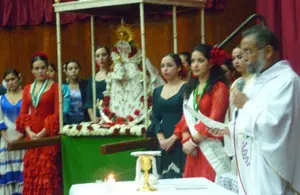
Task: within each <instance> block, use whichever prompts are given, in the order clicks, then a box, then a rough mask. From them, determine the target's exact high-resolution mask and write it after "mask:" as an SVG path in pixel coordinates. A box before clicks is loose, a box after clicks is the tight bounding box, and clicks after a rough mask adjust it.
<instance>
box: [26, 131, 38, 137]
mask: <svg viewBox="0 0 300 195" xmlns="http://www.w3.org/2000/svg"><path fill="white" fill-rule="evenodd" d="M26 133H27V134H28V136H29V137H30V139H37V135H36V133H34V132H32V131H31V130H26Z"/></svg>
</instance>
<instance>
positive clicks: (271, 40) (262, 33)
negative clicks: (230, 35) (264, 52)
mask: <svg viewBox="0 0 300 195" xmlns="http://www.w3.org/2000/svg"><path fill="white" fill-rule="evenodd" d="M252 35H253V36H255V38H256V42H257V46H258V47H264V46H266V45H271V46H272V47H273V49H274V50H275V51H279V50H280V41H279V39H278V38H277V36H276V35H275V33H274V32H272V31H271V30H270V29H269V28H267V27H266V26H264V25H261V24H259V25H255V26H253V27H251V28H249V29H247V30H245V31H244V32H243V33H242V38H244V37H248V36H252Z"/></svg>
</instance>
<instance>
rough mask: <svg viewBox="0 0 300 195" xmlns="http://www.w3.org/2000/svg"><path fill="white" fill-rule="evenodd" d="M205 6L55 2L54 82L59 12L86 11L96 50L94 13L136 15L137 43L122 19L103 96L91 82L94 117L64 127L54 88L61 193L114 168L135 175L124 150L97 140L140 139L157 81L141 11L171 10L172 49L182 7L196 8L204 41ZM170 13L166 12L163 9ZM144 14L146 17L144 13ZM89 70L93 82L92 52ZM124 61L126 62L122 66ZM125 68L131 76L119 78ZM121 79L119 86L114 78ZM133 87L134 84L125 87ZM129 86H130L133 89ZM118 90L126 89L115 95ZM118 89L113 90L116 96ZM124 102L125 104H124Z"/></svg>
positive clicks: (136, 0) (163, 1) (182, 0)
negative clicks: (103, 149) (107, 149)
mask: <svg viewBox="0 0 300 195" xmlns="http://www.w3.org/2000/svg"><path fill="white" fill-rule="evenodd" d="M204 7H205V0H80V1H70V2H59V1H56V3H55V4H54V10H55V14H56V33H57V66H58V82H59V86H60V87H61V84H62V60H61V56H62V50H61V45H62V44H64V43H63V42H62V41H61V23H60V14H62V13H65V12H74V13H83V14H89V15H90V24H91V51H95V39H94V37H95V32H94V20H95V18H94V17H95V16H97V15H98V16H99V15H100V16H101V15H102V16H103V15H106V16H107V15H108V16H113V17H114V18H116V17H118V18H119V21H121V19H122V18H124V20H125V21H127V19H128V17H131V18H139V19H140V37H141V38H140V40H141V42H140V43H139V45H140V47H138V46H137V45H138V44H136V43H135V42H134V36H133V34H132V33H131V31H130V26H129V25H127V24H125V23H121V25H120V26H119V27H118V28H117V29H116V36H117V42H116V43H115V44H114V46H113V48H114V49H113V50H112V53H111V58H112V60H113V62H114V63H113V64H114V66H113V69H112V71H111V72H110V74H109V75H108V77H107V80H106V82H107V91H106V92H105V98H104V99H103V100H102V101H97V99H96V91H95V90H96V87H95V82H93V87H92V88H93V90H94V91H93V110H94V116H96V112H95V110H97V109H98V110H99V111H100V113H101V120H100V121H99V122H84V123H81V124H78V125H76V124H74V125H65V126H63V124H64V123H63V113H62V94H61V89H60V90H59V93H60V94H59V98H60V99H59V102H60V133H61V134H62V136H61V150H62V161H63V185H64V194H68V192H69V188H70V187H71V185H73V184H76V183H86V182H95V181H96V180H99V179H101V178H103V177H104V176H105V175H108V173H111V172H113V173H115V176H116V177H117V179H118V180H133V179H134V177H135V159H134V158H132V157H130V155H129V154H130V152H132V151H125V152H119V153H114V154H109V155H103V154H100V151H99V147H100V146H101V145H105V144H110V143H116V142H120V141H122V142H126V141H132V140H137V141H138V140H141V139H144V136H143V134H144V133H145V131H146V128H147V127H148V125H149V124H150V122H149V116H150V114H151V93H152V90H153V89H154V88H155V87H156V86H159V85H161V84H162V80H161V78H160V77H159V74H158V72H157V70H155V69H154V68H153V66H152V65H151V63H150V60H149V59H147V57H146V40H145V33H146V32H147V31H146V29H145V16H147V15H148V14H150V15H151V14H153V13H164V12H168V13H171V15H170V19H172V24H173V38H172V40H173V48H174V51H173V52H174V53H177V18H176V16H177V13H179V12H181V11H191V10H193V11H196V12H198V11H200V12H199V17H201V23H200V24H198V25H199V26H201V32H199V34H200V36H201V38H202V42H203V43H204ZM167 16H169V14H167ZM146 18H147V17H146ZM91 59H92V60H91V64H92V66H91V69H92V77H93V81H95V73H96V70H95V56H94V53H92V54H91ZM124 64H125V65H124ZM127 72H130V74H129V73H128V75H127V77H128V78H133V79H134V80H132V81H130V79H128V80H127V81H126V79H124V77H126V76H124V75H126V73H127ZM118 79H119V80H120V79H121V80H123V81H125V82H124V83H123V85H120V83H118V82H117V80H118ZM129 86H134V87H129ZM132 88H134V89H132ZM120 93H125V94H128V95H127V96H125V97H124V96H120V95H119V94H120ZM116 94H117V95H116ZM125 103H126V104H125Z"/></svg>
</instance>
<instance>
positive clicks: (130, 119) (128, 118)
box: [126, 115, 134, 122]
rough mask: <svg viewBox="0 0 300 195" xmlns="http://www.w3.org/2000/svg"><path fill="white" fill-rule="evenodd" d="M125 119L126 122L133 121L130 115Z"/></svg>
mask: <svg viewBox="0 0 300 195" xmlns="http://www.w3.org/2000/svg"><path fill="white" fill-rule="evenodd" d="M126 118H127V120H129V121H130V122H131V121H133V120H134V118H133V117H132V116H131V115H128V116H127V117H126Z"/></svg>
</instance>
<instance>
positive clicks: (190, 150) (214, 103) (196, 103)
mask: <svg viewBox="0 0 300 195" xmlns="http://www.w3.org/2000/svg"><path fill="white" fill-rule="evenodd" d="M214 51H215V50H212V47H211V46H209V45H203V44H201V45H198V46H196V47H195V48H194V50H193V52H192V56H191V69H192V74H193V75H192V76H191V77H190V79H189V82H188V84H187V88H186V91H185V99H186V100H188V99H190V100H192V101H193V109H194V110H195V111H198V109H199V110H200V111H201V113H203V114H204V115H206V116H207V117H209V118H211V119H213V120H216V121H220V122H221V121H224V118H225V115H226V110H227V108H228V105H229V90H228V87H227V86H226V84H225V83H226V79H225V75H224V72H223V71H222V69H221V68H220V66H219V65H221V64H223V61H224V59H218V58H220V57H221V56H222V55H219V53H217V54H216V53H213V52H214ZM194 129H195V130H196V131H195V132H196V133H194V134H193V136H192V133H191V131H190V129H189V128H188V124H187V122H186V118H185V115H183V116H182V118H181V120H180V122H179V123H178V124H177V125H176V128H175V131H174V134H175V135H176V136H177V138H178V139H181V142H182V144H183V151H184V152H185V153H186V154H187V157H186V165H185V170H184V177H205V178H207V179H209V180H211V181H214V180H215V177H216V171H215V170H214V168H213V167H212V165H211V163H210V162H209V161H208V159H207V158H206V156H205V155H204V153H203V151H201V149H200V147H198V145H199V144H200V143H201V142H206V141H207V139H208V138H210V139H222V138H220V137H214V136H212V135H211V134H210V133H209V132H208V130H207V128H206V127H205V125H204V124H203V123H201V122H200V123H196V125H195V126H194Z"/></svg>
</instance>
